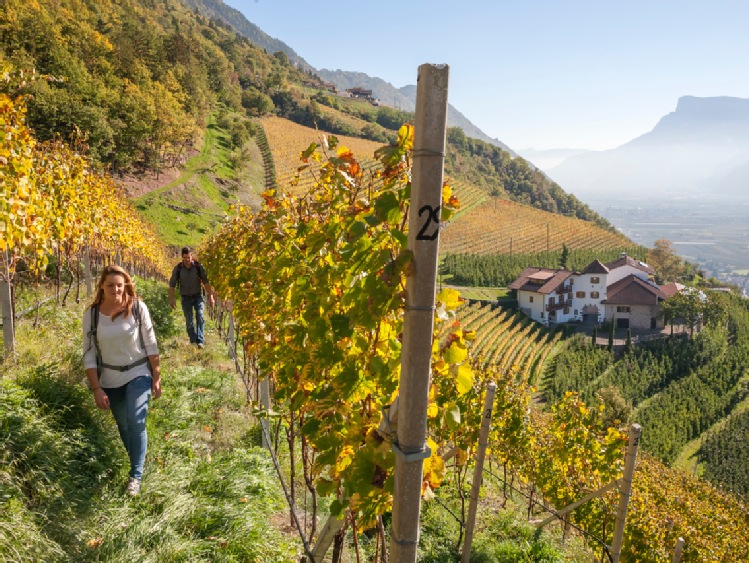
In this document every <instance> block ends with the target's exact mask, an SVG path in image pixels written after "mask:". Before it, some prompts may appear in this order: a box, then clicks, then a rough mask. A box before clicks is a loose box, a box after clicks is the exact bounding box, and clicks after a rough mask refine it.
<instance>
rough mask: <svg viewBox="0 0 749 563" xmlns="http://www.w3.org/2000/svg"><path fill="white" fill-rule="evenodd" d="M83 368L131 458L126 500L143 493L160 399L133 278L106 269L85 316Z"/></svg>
mask: <svg viewBox="0 0 749 563" xmlns="http://www.w3.org/2000/svg"><path fill="white" fill-rule="evenodd" d="M83 365H84V367H85V368H86V377H88V381H89V384H90V386H91V391H92V392H93V394H94V400H95V401H96V406H97V407H99V408H100V409H102V410H107V409H110V410H111V411H112V416H113V417H114V420H115V422H116V423H117V429H118V430H119V432H120V438H122V443H123V444H124V445H125V449H126V450H127V454H128V457H129V458H130V473H129V476H128V479H127V482H126V484H125V490H126V492H127V494H128V495H130V496H136V495H137V494H138V493H139V492H140V482H141V479H142V478H143V465H144V463H145V459H146V447H147V445H148V437H147V435H146V416H147V415H148V403H149V399H150V397H151V395H153V397H154V399H158V398H159V397H160V396H161V368H160V366H159V349H158V345H157V343H156V336H155V334H154V330H153V324H152V322H151V316H150V315H149V312H148V307H146V304H145V303H144V302H143V301H141V300H140V299H139V298H138V297H137V295H136V294H135V287H134V285H133V282H132V279H131V278H130V275H129V274H128V273H127V272H126V271H125V270H124V269H123V268H121V267H119V266H107V267H106V268H104V269H103V270H102V272H101V276H100V277H99V281H98V283H97V286H96V297H95V299H94V302H93V303H92V304H91V306H90V307H89V308H88V309H87V310H86V312H85V313H84V314H83Z"/></svg>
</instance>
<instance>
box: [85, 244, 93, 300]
mask: <svg viewBox="0 0 749 563" xmlns="http://www.w3.org/2000/svg"><path fill="white" fill-rule="evenodd" d="M83 278H84V279H85V280H86V297H91V294H92V293H93V292H94V285H93V280H92V279H91V251H90V250H89V248H88V246H87V247H86V249H85V250H84V251H83Z"/></svg>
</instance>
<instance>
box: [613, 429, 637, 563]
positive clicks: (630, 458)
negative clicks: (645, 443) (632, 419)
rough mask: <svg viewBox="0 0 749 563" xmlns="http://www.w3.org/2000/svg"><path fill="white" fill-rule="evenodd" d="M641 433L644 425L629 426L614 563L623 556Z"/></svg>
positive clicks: (614, 542)
mask: <svg viewBox="0 0 749 563" xmlns="http://www.w3.org/2000/svg"><path fill="white" fill-rule="evenodd" d="M641 434H642V426H640V425H639V424H633V425H632V426H630V427H629V446H627V456H626V457H625V458H624V476H623V477H622V480H621V492H620V495H619V508H618V510H617V511H616V522H615V523H614V540H613V542H612V543H611V562H612V563H619V557H621V553H622V542H623V540H624V524H625V523H626V521H627V506H628V505H629V495H630V493H631V492H632V477H633V476H634V473H635V462H636V461H637V448H638V446H639V445H640V435H641Z"/></svg>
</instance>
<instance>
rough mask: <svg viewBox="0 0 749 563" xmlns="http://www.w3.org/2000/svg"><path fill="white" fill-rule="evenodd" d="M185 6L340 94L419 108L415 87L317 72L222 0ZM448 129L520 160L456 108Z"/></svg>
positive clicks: (189, 2) (201, 0)
mask: <svg viewBox="0 0 749 563" xmlns="http://www.w3.org/2000/svg"><path fill="white" fill-rule="evenodd" d="M182 2H183V4H185V5H186V6H189V7H190V8H191V9H193V10H196V11H198V12H200V13H202V14H204V15H207V16H209V17H212V18H215V19H218V20H221V21H223V22H225V23H227V24H229V25H230V26H232V27H233V28H234V29H235V30H236V31H237V32H239V33H240V34H242V35H244V36H245V37H247V38H248V39H249V40H250V41H252V42H253V43H255V44H256V45H257V46H258V47H260V48H262V49H265V50H266V51H267V52H268V53H275V52H277V51H282V52H283V53H285V54H286V56H288V57H289V61H291V62H292V63H293V64H294V65H296V66H297V67H298V68H300V69H302V70H305V71H309V72H313V73H315V74H317V76H319V77H320V78H322V79H323V80H325V81H327V82H330V83H332V84H334V85H335V86H336V88H338V89H339V90H347V89H349V88H354V87H356V86H358V87H361V88H365V89H367V90H372V94H373V96H374V97H375V98H377V99H378V100H380V101H381V102H382V103H383V104H384V105H387V106H390V107H393V108H396V109H400V110H404V111H414V109H415V108H416V86H415V85H407V86H403V87H402V88H396V87H395V86H393V85H392V84H390V83H389V82H387V81H385V80H383V79H381V78H377V77H372V76H369V75H368V74H365V73H363V72H356V71H343V70H327V69H321V70H318V69H315V68H314V67H313V66H312V65H310V64H309V63H308V62H307V61H306V60H304V58H302V57H301V56H300V55H299V54H298V53H297V52H296V51H294V49H292V48H291V47H289V46H288V45H287V44H286V43H284V42H283V41H281V40H280V39H276V38H275V37H271V36H270V35H268V34H267V33H265V32H264V31H263V30H262V29H260V28H259V27H258V26H257V25H255V24H254V23H252V22H250V21H249V20H248V19H247V18H246V17H245V15H244V14H243V13H242V12H240V11H239V10H237V9H235V8H232V7H231V6H229V5H227V4H225V3H224V2H223V1H222V0H182ZM447 125H448V126H449V127H460V128H461V129H463V132H464V133H465V134H466V135H468V136H469V137H473V138H474V139H480V140H481V141H485V142H487V143H491V144H492V145H495V146H498V147H499V148H501V149H502V150H505V151H507V152H509V153H510V154H511V155H512V156H513V157H516V156H518V154H517V153H516V152H515V151H513V150H512V149H511V148H510V147H508V146H507V145H506V144H504V143H503V142H502V141H500V140H499V139H493V138H491V137H489V135H487V134H486V133H484V132H483V131H482V130H481V129H479V128H478V127H477V126H476V125H475V124H473V123H472V122H471V121H470V120H469V119H468V118H467V117H466V116H465V115H463V114H462V113H461V112H460V111H458V110H457V109H456V108H455V107H454V106H452V105H450V106H449V108H448V115H447Z"/></svg>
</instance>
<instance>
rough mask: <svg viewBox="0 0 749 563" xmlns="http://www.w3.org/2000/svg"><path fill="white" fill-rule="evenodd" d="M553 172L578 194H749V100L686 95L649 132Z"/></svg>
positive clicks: (560, 180) (591, 154) (577, 158)
mask: <svg viewBox="0 0 749 563" xmlns="http://www.w3.org/2000/svg"><path fill="white" fill-rule="evenodd" d="M548 173H549V175H550V176H551V177H552V178H553V179H554V180H555V181H556V182H558V183H559V184H560V185H561V186H562V187H563V188H564V189H565V190H568V191H571V192H572V193H574V194H576V195H578V196H590V195H614V194H615V193H616V192H626V193H629V194H632V195H643V194H647V193H650V194H653V195H668V194H694V193H706V194H716V195H718V194H723V195H729V194H730V195H744V194H747V195H749V190H747V189H746V188H747V187H749V100H747V99H743V98H731V97H715V98H697V97H694V96H684V97H682V98H680V99H679V102H678V104H677V107H676V110H675V111H673V112H672V113H669V114H668V115H666V116H664V117H663V118H661V120H660V121H659V122H658V124H657V125H656V126H655V127H654V128H653V130H652V131H650V132H649V133H646V134H645V135H642V136H640V137H638V138H636V139H633V140H632V141H630V142H629V143H626V144H624V145H622V146H621V147H618V148H616V149H613V150H609V151H597V152H591V153H586V154H583V155H580V156H576V157H573V158H570V159H567V160H565V161H564V162H563V163H561V164H560V165H558V166H556V167H554V168H551V169H549V170H548Z"/></svg>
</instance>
